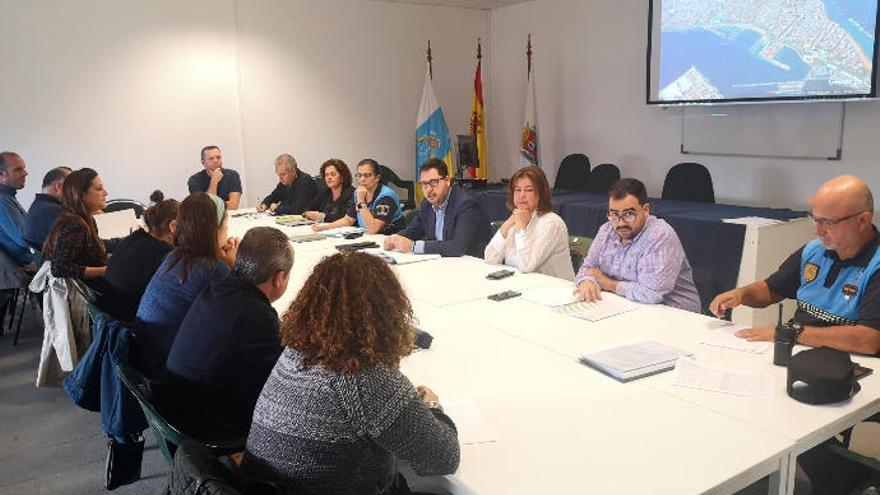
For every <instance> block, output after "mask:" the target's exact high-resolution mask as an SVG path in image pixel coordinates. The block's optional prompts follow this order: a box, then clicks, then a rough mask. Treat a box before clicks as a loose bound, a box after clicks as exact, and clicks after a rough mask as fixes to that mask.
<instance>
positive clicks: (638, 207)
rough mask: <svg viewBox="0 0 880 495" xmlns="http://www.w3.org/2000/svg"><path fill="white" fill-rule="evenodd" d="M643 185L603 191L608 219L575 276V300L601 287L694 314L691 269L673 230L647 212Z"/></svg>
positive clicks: (696, 302) (630, 182)
mask: <svg viewBox="0 0 880 495" xmlns="http://www.w3.org/2000/svg"><path fill="white" fill-rule="evenodd" d="M647 199H648V194H647V192H646V191H645V185H644V184H642V182H641V181H639V180H636V179H621V180H619V181H617V182H616V183H614V185H613V186H611V190H610V191H608V222H606V223H605V224H604V225H602V227H600V228H599V232H598V233H597V234H596V238H595V239H594V240H593V244H592V246H590V252H589V253H588V254H587V257H586V258H585V259H584V263H583V265H582V266H581V269H580V270H579V271H578V274H577V277H575V285H576V286H577V294H578V297H579V298H580V299H581V300H584V301H594V300H597V299H601V298H602V295H601V291H608V292H614V293H616V294H618V295H620V296H622V297H625V298H627V299H629V300H631V301H635V302H640V303H648V304H665V305H667V306H672V307H675V308H680V309H684V310H687V311H693V312H696V313H699V312H700V296H699V294H697V288H696V286H695V285H694V278H693V271H692V270H691V265H690V263H688V260H687V256H685V254H684V249H683V248H682V246H681V241H679V239H678V235H676V233H675V231H674V230H673V229H672V227H670V226H669V224H668V223H666V222H665V221H663V220H660V219H659V218H657V217H655V216H653V215H651V205H650V204H648V202H647Z"/></svg>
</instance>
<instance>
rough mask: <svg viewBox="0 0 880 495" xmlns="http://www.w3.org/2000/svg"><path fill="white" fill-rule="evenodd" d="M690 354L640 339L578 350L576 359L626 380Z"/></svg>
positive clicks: (669, 366) (665, 367)
mask: <svg viewBox="0 0 880 495" xmlns="http://www.w3.org/2000/svg"><path fill="white" fill-rule="evenodd" d="M691 355H692V354H691V353H686V352H683V351H680V350H678V349H676V348H674V347H669V346H667V345H663V344H658V343H657V342H654V341H652V340H644V341H640V342H634V343H628V344H623V345H619V346H616V347H611V348H606V349H601V350H597V351H593V352H589V353H586V354H582V355H581V356H580V357H579V358H578V361H580V363H581V364H585V365H587V366H589V367H591V368H595V369H597V370H599V371H601V372H602V373H605V374H606V375H608V376H610V377H612V378H614V379H617V380H620V381H622V382H626V381H630V380H634V379H636V378H641V377H643V376H647V375H653V374H655V373H660V372H663V371H667V370H671V369H672V368H674V367H675V363H676V362H677V361H678V358H680V357H682V356H691Z"/></svg>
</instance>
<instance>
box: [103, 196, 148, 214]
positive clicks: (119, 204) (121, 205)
mask: <svg viewBox="0 0 880 495" xmlns="http://www.w3.org/2000/svg"><path fill="white" fill-rule="evenodd" d="M146 209H147V207H146V206H145V205H144V204H143V203H141V202H140V201H135V200H133V199H111V200H110V201H107V205H106V206H105V207H104V213H111V212H114V211H122V210H134V214H135V216H136V217H138V218H141V217H142V216H144V210H146Z"/></svg>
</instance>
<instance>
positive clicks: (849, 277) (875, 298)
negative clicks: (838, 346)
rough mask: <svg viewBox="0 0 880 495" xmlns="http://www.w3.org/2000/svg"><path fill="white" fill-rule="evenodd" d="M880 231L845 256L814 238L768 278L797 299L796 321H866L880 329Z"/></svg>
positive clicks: (812, 323) (777, 288)
mask: <svg viewBox="0 0 880 495" xmlns="http://www.w3.org/2000/svg"><path fill="white" fill-rule="evenodd" d="M878 246H880V233H878V231H877V229H876V228H875V229H874V238H873V239H872V240H871V241H870V242H869V243H868V245H867V246H865V248H864V249H862V250H861V251H860V252H859V253H858V254H857V255H856V256H855V257H853V258H850V259H848V260H841V259H840V258H838V257H837V253H836V252H834V251H832V250H829V249H825V247H824V246H823V245H822V242H821V241H819V240H818V239H814V240H812V241H810V242H809V243H807V245H806V246H804V247H802V248H801V249H799V250H798V251H797V252H795V253H794V254H792V255H791V256H790V257H789V258H788V259H787V260H785V262H784V263H783V264H782V266H780V267H779V270H777V271H776V273H774V274H773V275H770V277H769V278H767V280H766V282H767V285H768V286H769V287H770V290H771V291H773V292H774V293H776V294H779V295H781V296H784V297H786V298H790V299H797V304H798V307H797V311H796V312H795V316H794V318H795V321H797V322H798V323H800V324H802V325H809V326H820V327H823V326H835V325H864V326H867V327H870V328H874V329H878V330H880V277H878V276H877V274H878V269H880V251H878V249H877V248H878Z"/></svg>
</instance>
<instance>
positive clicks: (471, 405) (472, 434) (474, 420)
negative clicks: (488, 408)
mask: <svg viewBox="0 0 880 495" xmlns="http://www.w3.org/2000/svg"><path fill="white" fill-rule="evenodd" d="M440 403H441V404H443V411H444V412H445V413H446V415H447V416H449V417H450V418H452V421H453V422H455V428H456V429H457V430H458V441H459V442H460V443H461V444H462V445H472V444H475V443H486V442H494V441H495V434H494V433H493V432H492V428H491V427H490V426H489V422H488V421H486V418H485V417H484V416H483V413H482V412H481V411H480V408H479V407H478V406H477V403H476V402H474V399H473V398H471V397H467V396H457V397H445V398H441V399H440Z"/></svg>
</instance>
